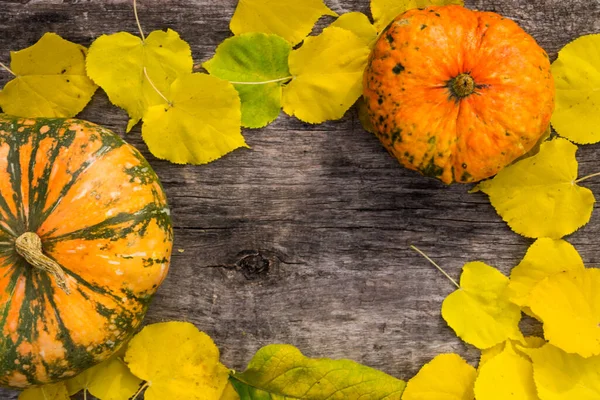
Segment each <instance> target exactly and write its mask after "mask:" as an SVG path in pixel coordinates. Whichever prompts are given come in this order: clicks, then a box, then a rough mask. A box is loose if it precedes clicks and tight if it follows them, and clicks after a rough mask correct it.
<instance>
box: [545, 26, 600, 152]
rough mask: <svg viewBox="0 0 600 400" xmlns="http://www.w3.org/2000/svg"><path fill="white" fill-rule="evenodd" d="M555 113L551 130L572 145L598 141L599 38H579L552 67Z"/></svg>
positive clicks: (599, 95)
mask: <svg viewBox="0 0 600 400" xmlns="http://www.w3.org/2000/svg"><path fill="white" fill-rule="evenodd" d="M552 75H553V76H554V80H555V84H556V110H555V111H554V115H553V116H552V126H553V127H554V129H556V131H557V132H558V134H559V135H561V136H564V137H566V138H567V139H569V140H572V141H573V142H575V143H581V144H586V143H597V142H598V141H600V112H598V105H600V35H598V34H595V35H587V36H582V37H580V38H578V39H576V40H575V41H573V42H571V43H569V44H568V45H566V46H565V47H564V48H563V49H562V50H561V51H559V52H558V59H557V60H556V61H554V63H553V64H552Z"/></svg>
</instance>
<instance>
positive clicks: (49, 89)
mask: <svg viewBox="0 0 600 400" xmlns="http://www.w3.org/2000/svg"><path fill="white" fill-rule="evenodd" d="M10 54H11V64H10V66H11V70H12V72H13V73H14V74H16V76H15V78H14V79H13V80H11V81H9V82H8V83H7V84H6V86H4V89H3V90H2V91H0V107H1V108H2V110H4V112H5V113H7V114H11V115H16V116H19V117H63V118H67V117H73V116H75V115H76V114H78V113H79V112H80V111H81V110H83V108H84V107H85V106H86V104H87V103H88V102H89V101H90V99H91V98H92V95H93V94H94V92H95V91H96V88H97V87H96V85H95V84H94V82H92V81H91V80H90V79H89V78H88V77H87V75H86V73H85V55H86V49H85V47H83V46H80V45H78V44H75V43H72V42H69V41H67V40H65V39H63V38H61V37H60V36H58V35H57V34H55V33H46V34H44V36H42V38H41V39H40V40H39V41H38V42H37V43H36V44H34V45H33V46H31V47H28V48H26V49H23V50H20V51H15V52H11V53H10Z"/></svg>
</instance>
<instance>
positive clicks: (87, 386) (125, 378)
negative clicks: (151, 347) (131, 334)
mask: <svg viewBox="0 0 600 400" xmlns="http://www.w3.org/2000/svg"><path fill="white" fill-rule="evenodd" d="M124 350H125V348H123V349H122V350H120V351H119V352H118V353H117V354H115V355H114V356H112V357H111V358H109V359H108V360H106V361H104V362H101V363H100V364H98V365H96V366H93V367H92V368H89V369H87V370H85V371H84V372H82V373H81V374H79V375H77V376H75V377H74V378H71V379H69V380H68V381H66V385H67V389H68V391H69V395H71V396H72V395H74V394H75V393H78V392H80V391H81V390H85V391H87V392H89V393H91V394H92V395H93V396H95V397H97V398H99V399H102V400H128V399H130V398H131V397H132V396H133V395H134V394H135V393H136V392H137V391H138V389H139V387H140V385H141V384H142V380H141V379H139V378H137V377H136V376H134V375H133V374H132V373H131V371H129V368H127V365H125V362H124V361H123V357H124V355H125V351H124Z"/></svg>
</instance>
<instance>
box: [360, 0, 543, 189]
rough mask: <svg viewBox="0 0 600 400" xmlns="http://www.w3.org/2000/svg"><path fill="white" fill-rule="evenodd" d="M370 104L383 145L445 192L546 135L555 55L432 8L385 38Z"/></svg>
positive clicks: (495, 25) (470, 15) (500, 27)
mask: <svg viewBox="0 0 600 400" xmlns="http://www.w3.org/2000/svg"><path fill="white" fill-rule="evenodd" d="M364 97H365V100H366V102H367V109H368V114H369V117H370V120H371V123H372V125H373V127H374V129H375V131H376V134H377V136H378V137H379V139H380V140H381V142H382V143H383V144H384V145H385V146H386V148H387V149H388V151H389V152H390V153H391V154H392V155H394V156H395V157H396V158H397V159H398V160H399V161H400V163H402V164H403V165H404V166H405V167H407V168H410V169H413V170H417V171H420V172H421V173H422V174H424V175H427V176H433V177H436V178H439V179H441V180H442V181H443V182H445V183H451V182H475V181H479V180H481V179H484V178H487V177H490V176H492V175H494V174H496V173H497V172H498V171H499V170H500V169H502V168H503V167H505V166H506V165H508V164H509V163H511V162H512V161H514V160H515V159H516V158H518V157H520V156H522V155H523V154H525V153H527V152H528V151H529V150H530V149H531V148H532V147H533V146H534V145H535V144H536V142H537V141H538V139H539V138H540V137H541V136H542V134H543V133H544V132H545V131H546V130H547V128H548V126H549V123H550V116H551V115H552V112H553V110H554V80H553V78H552V74H551V72H550V62H549V60H548V56H547V54H546V52H545V51H544V50H543V49H542V48H540V47H539V46H538V44H537V43H536V42H535V40H534V39H533V38H532V37H531V36H529V35H528V34H527V33H525V32H524V31H523V30H522V29H521V28H520V27H519V26H518V25H517V24H516V23H515V22H513V21H511V20H509V19H506V18H503V17H502V16H500V15H498V14H495V13H491V12H479V11H471V10H468V9H466V8H464V7H461V6H442V7H428V8H425V9H414V10H409V11H407V12H406V13H404V14H402V15H400V16H398V17H397V18H396V19H395V20H394V21H393V22H392V23H391V24H390V25H389V26H388V27H387V28H386V29H385V30H384V31H383V32H382V33H381V35H380V37H379V39H378V40H377V42H376V45H375V48H374V49H373V52H372V54H371V56H370V58H369V63H368V67H367V69H366V71H365V75H364Z"/></svg>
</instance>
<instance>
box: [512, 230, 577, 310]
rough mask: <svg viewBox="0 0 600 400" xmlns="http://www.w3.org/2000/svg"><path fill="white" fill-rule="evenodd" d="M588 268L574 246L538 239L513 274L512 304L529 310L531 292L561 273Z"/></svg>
mask: <svg viewBox="0 0 600 400" xmlns="http://www.w3.org/2000/svg"><path fill="white" fill-rule="evenodd" d="M584 268H585V267H584V265H583V261H582V260H581V256H580V255H579V253H578V252H577V250H575V248H574V247H573V246H572V245H571V244H570V243H568V242H566V241H564V240H561V239H559V240H554V239H548V238H541V239H538V240H536V241H535V243H533V244H532V245H531V247H529V249H528V250H527V253H526V254H525V257H524V258H523V260H522V261H521V262H520V263H519V265H517V266H516V267H515V268H513V270H512V271H511V273H510V283H509V284H508V291H509V297H510V301H512V302H513V303H515V304H517V305H519V306H521V307H528V306H529V295H530V293H531V291H532V290H533V288H534V287H535V286H536V285H537V284H538V283H540V282H541V281H543V280H544V279H545V278H547V277H549V276H553V275H556V274H558V273H559V272H564V271H572V270H582V269H584Z"/></svg>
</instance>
